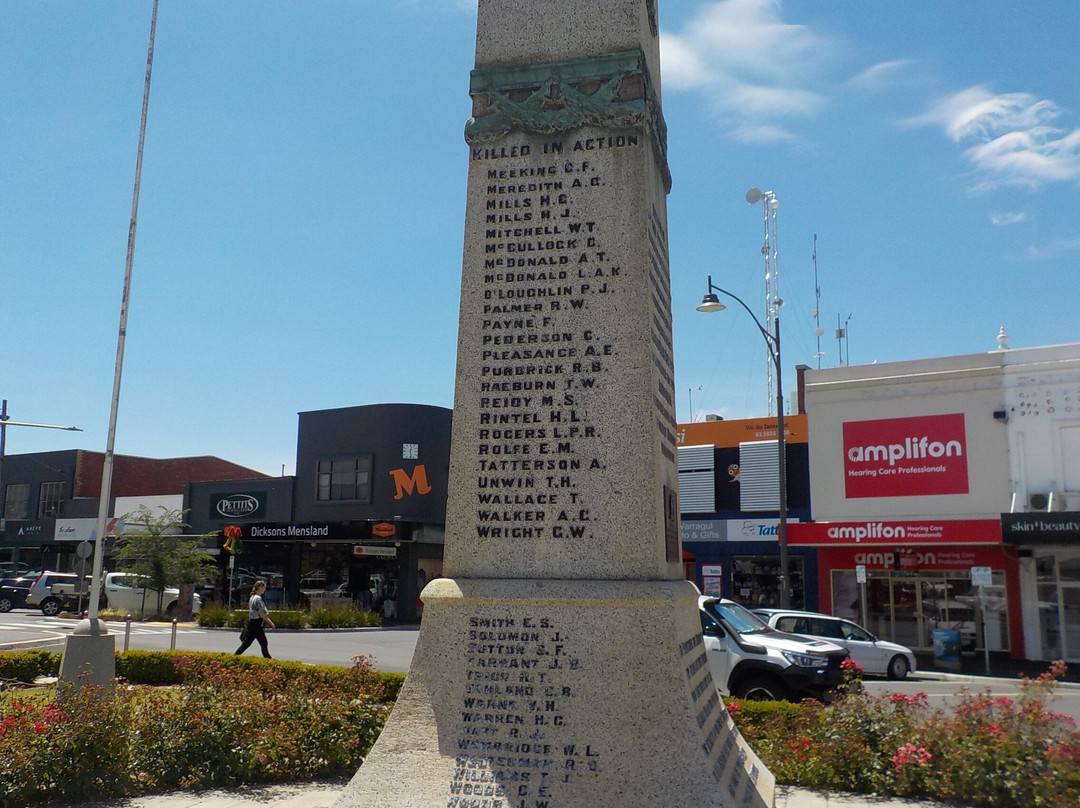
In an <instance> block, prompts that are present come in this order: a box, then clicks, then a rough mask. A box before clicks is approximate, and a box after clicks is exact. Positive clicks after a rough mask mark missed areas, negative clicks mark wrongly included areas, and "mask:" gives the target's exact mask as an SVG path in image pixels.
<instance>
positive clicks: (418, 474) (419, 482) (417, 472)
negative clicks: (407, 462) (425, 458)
mask: <svg viewBox="0 0 1080 808" xmlns="http://www.w3.org/2000/svg"><path fill="white" fill-rule="evenodd" d="M390 476H391V477H393V478H394V488H395V493H394V499H401V498H402V497H403V496H405V495H406V494H408V495H409V496H412V495H413V492H414V491H415V492H416V493H417V494H420V495H421V496H423V495H424V494H427V493H428V492H430V491H431V486H430V485H428V481H427V469H425V468H424V465H423V463H421V464H419V465H417V467H416V468H414V469H413V473H412V475H411V476H410V475H408V474H406V473H405V469H393V470H392V471H391V472H390Z"/></svg>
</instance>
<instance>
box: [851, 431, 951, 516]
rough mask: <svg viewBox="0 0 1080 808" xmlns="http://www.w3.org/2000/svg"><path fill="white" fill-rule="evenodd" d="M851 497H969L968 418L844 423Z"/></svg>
mask: <svg viewBox="0 0 1080 808" xmlns="http://www.w3.org/2000/svg"><path fill="white" fill-rule="evenodd" d="M844 490H845V492H846V494H847V496H848V498H859V497H918V496H928V495H936V494H966V493H968V469H967V438H966V436H965V432H964V416H963V414H962V413H953V414H949V415H924V416H919V417H915V418H886V419H883V420H880V421H852V422H849V423H845V424H844Z"/></svg>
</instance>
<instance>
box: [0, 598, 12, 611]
mask: <svg viewBox="0 0 1080 808" xmlns="http://www.w3.org/2000/svg"><path fill="white" fill-rule="evenodd" d="M14 608H15V602H14V601H12V599H11V598H0V612H10V611H11V610H12V609H14Z"/></svg>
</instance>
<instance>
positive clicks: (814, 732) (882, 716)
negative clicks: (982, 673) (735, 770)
mask: <svg viewBox="0 0 1080 808" xmlns="http://www.w3.org/2000/svg"><path fill="white" fill-rule="evenodd" d="M1064 673H1065V666H1064V663H1062V662H1055V663H1054V664H1053V665H1052V666H1051V668H1050V670H1049V671H1048V672H1047V673H1045V674H1043V675H1041V676H1039V677H1038V678H1036V679H1034V680H1031V679H1022V680H1021V681H1020V695H1019V696H1018V697H1017V698H1016V699H1011V698H1001V697H993V696H991V695H990V694H989V693H988V692H985V693H970V692H965V693H964V694H963V695H962V697H961V699H960V702H959V704H957V705H956V707H954V708H953V709H952V710H948V711H946V710H942V709H931V708H930V706H929V699H928V698H927V696H926V694H925V693H918V694H916V695H914V696H908V695H905V694H901V693H892V694H887V695H880V696H869V695H866V694H865V693H863V692H861V691H860V690H856V689H855V688H853V687H847V688H845V692H844V694H843V695H842V696H841V697H840V698H839V699H837V700H836V701H835V702H834V703H833V704H831V705H829V706H827V707H826V706H824V705H822V704H819V703H817V702H812V701H806V702H803V703H802V704H800V705H783V706H780V705H772V704H740V705H739V707H738V709H737V710H736V711H735V712H733V716H734V720H735V722H736V724H737V725H738V727H739V729H740V731H742V733H743V735H744V736H745V738H746V739H747V741H748V742H749V743H750V745H751V746H752V747H753V748H754V750H755V751H756V752H757V753H758V755H760V756H761V758H762V759H763V761H764V762H765V764H766V765H767V766H768V767H769V769H770V770H771V771H772V772H773V774H774V775H776V778H777V781H778V782H781V783H788V784H792V785H800V786H803V787H807V788H814V789H819V790H823V791H851V792H857V793H867V794H869V793H874V794H879V795H895V796H908V797H916V798H925V799H935V800H939V801H941V802H946V803H957V804H963V805H968V806H973V808H980V807H981V806H991V807H992V808H1029V807H1030V806H1044V807H1045V808H1076V806H1078V805H1080V732H1078V730H1077V728H1076V726H1075V723H1074V722H1073V721H1072V719H1071V718H1069V717H1068V716H1063V715H1061V714H1059V713H1055V712H1053V711H1051V710H1049V709H1047V707H1046V705H1047V704H1048V703H1049V702H1050V700H1051V699H1052V698H1053V693H1054V689H1055V687H1056V685H1057V682H1058V680H1059V679H1060V678H1061V677H1062V676H1063V675H1064ZM729 710H730V706H729Z"/></svg>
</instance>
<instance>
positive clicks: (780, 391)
mask: <svg viewBox="0 0 1080 808" xmlns="http://www.w3.org/2000/svg"><path fill="white" fill-rule="evenodd" d="M716 292H719V293H720V294H722V295H727V296H728V297H730V298H731V299H732V300H734V301H735V302H736V303H738V304H739V305H740V306H742V307H743V308H744V309H746V313H747V314H749V315H750V317H751V318H752V319H753V321H754V325H756V326H757V329H758V331H760V332H761V336H762V338H764V340H765V345H766V347H767V348H768V349H769V358H770V359H771V360H772V363H773V369H774V370H775V371H776V447H777V461H776V462H777V470H776V475H777V483H778V486H779V488H780V491H779V494H780V503H779V508H780V521H779V524H778V526H777V531H776V533H777V540H778V541H779V544H780V608H781V609H790V608H791V592H790V590H789V588H788V542H787V511H788V505H787V450H786V446H785V441H784V385H783V383H782V382H781V376H780V368H781V361H780V306H782V305H783V301H782V300H777V301H776V306H775V307H774V309H773V311H774V315H773V322H772V326H773V330H772V333H770V332H769V331H768V330H766V328H765V326H763V325H762V324H761V321H760V320H758V318H757V315H756V314H754V312H753V311H751V310H750V307H749V306H747V305H746V304H745V303H744V302H743V301H742V299H740V298H739V297H738V296H737V295H733V294H732V293H731V292H729V291H728V290H727V289H721V288H720V287H719V286H717V285H715V284H714V283H713V282H712V275H710V276H709V286H708V291H707V292H706V293H705V296H704V297H702V298H701V305H700V306H698V307H697V310H698V311H705V312H710V311H723V310H724V309H725V308H727V307H726V306H725V305H724V304H723V303H721V302H720V298H719V297H717V296H716V294H715V293H716Z"/></svg>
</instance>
